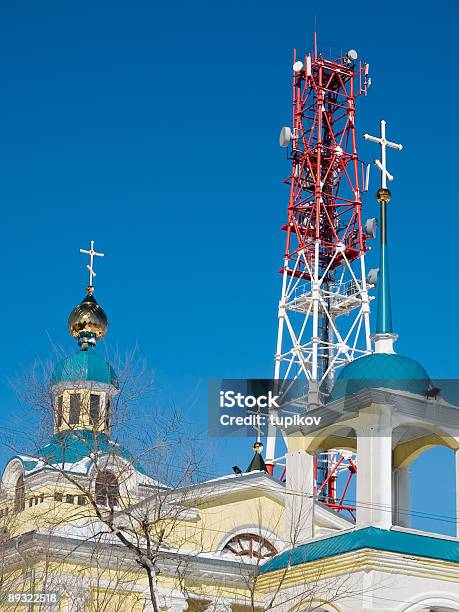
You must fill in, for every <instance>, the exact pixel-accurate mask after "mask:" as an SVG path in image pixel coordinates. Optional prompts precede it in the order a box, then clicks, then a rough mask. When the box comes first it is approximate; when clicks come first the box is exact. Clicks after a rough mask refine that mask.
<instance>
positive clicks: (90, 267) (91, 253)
mask: <svg viewBox="0 0 459 612" xmlns="http://www.w3.org/2000/svg"><path fill="white" fill-rule="evenodd" d="M80 253H84V254H85V255H89V263H88V264H86V267H87V269H88V270H89V285H88V288H87V290H88V294H89V295H92V294H93V292H94V285H93V284H92V281H93V278H95V277H96V273H95V272H94V257H104V253H97V251H95V250H94V240H91V242H90V246H89V250H88V251H86V250H85V249H80Z"/></svg>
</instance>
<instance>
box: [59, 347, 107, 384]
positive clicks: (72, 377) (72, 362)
mask: <svg viewBox="0 0 459 612" xmlns="http://www.w3.org/2000/svg"><path fill="white" fill-rule="evenodd" d="M78 381H88V382H100V383H105V384H107V385H113V386H114V387H117V388H118V379H117V377H116V374H115V370H114V369H113V368H112V367H111V365H110V364H109V363H108V362H107V361H105V359H102V357H99V355H96V353H94V352H93V351H92V350H88V351H80V352H79V353H75V355H71V356H70V357H67V358H66V359H64V360H63V361H61V362H60V363H58V364H57V366H56V368H55V369H54V372H53V374H52V377H51V384H52V385H55V384H57V383H60V382H78Z"/></svg>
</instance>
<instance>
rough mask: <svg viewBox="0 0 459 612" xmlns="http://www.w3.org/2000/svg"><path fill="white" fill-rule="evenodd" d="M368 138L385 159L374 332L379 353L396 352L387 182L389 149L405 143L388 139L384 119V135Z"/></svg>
mask: <svg viewBox="0 0 459 612" xmlns="http://www.w3.org/2000/svg"><path fill="white" fill-rule="evenodd" d="M364 138H365V140H369V141H371V142H376V143H377V144H379V145H380V146H381V161H380V160H379V159H375V166H376V167H377V168H378V170H380V172H381V187H380V189H378V191H377V193H376V199H377V200H378V202H379V205H380V209H381V234H380V236H381V243H380V247H381V248H380V256H379V257H380V279H379V282H378V285H379V286H378V316H377V320H376V332H375V334H374V335H373V340H374V343H375V351H376V353H393V352H394V342H395V340H397V334H395V333H394V330H393V328H392V306H391V300H390V284H389V256H388V252H387V204H388V203H389V202H390V199H391V192H390V191H389V189H388V188H387V181H392V180H393V179H394V177H393V176H392V174H390V173H389V171H388V170H387V163H386V154H387V151H386V148H387V147H390V148H391V149H397V150H398V151H401V150H402V148H403V147H402V145H401V144H397V143H395V142H391V141H390V140H387V139H386V122H385V121H384V119H383V120H382V121H381V136H380V137H379V138H378V137H376V136H370V135H369V134H365V135H364Z"/></svg>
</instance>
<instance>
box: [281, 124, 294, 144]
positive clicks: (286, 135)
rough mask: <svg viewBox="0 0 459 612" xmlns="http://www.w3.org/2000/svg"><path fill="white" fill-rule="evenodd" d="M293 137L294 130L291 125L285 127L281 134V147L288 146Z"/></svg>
mask: <svg viewBox="0 0 459 612" xmlns="http://www.w3.org/2000/svg"><path fill="white" fill-rule="evenodd" d="M292 138H293V134H292V130H291V129H290V128H289V127H283V128H282V129H281V131H280V134H279V144H280V146H281V147H288V145H289V144H290V141H291V140H292Z"/></svg>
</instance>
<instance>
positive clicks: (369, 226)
mask: <svg viewBox="0 0 459 612" xmlns="http://www.w3.org/2000/svg"><path fill="white" fill-rule="evenodd" d="M363 229H364V231H365V234H368V236H371V237H372V238H376V232H377V230H378V219H375V218H373V219H367V220H366V221H365V225H364V227H363Z"/></svg>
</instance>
